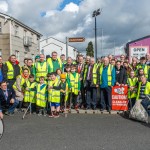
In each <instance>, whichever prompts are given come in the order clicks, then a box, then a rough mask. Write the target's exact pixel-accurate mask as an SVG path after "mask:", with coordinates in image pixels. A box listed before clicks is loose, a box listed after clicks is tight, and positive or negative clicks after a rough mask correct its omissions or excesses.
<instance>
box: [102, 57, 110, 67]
mask: <svg viewBox="0 0 150 150" xmlns="http://www.w3.org/2000/svg"><path fill="white" fill-rule="evenodd" d="M103 63H104V66H108V64H109V59H108V58H104V59H103Z"/></svg>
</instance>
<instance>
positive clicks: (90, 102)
mask: <svg viewBox="0 0 150 150" xmlns="http://www.w3.org/2000/svg"><path fill="white" fill-rule="evenodd" d="M83 83H86V84H85V86H86V109H91V106H92V107H93V109H94V110H95V109H96V103H97V86H96V85H97V64H96V63H95V60H94V58H90V64H89V65H88V67H87V68H85V70H84V77H83Z"/></svg>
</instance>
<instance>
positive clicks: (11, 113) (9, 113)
mask: <svg viewBox="0 0 150 150" xmlns="http://www.w3.org/2000/svg"><path fill="white" fill-rule="evenodd" d="M5 115H7V116H14V112H8V111H6V112H5Z"/></svg>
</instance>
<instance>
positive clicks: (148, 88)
mask: <svg viewBox="0 0 150 150" xmlns="http://www.w3.org/2000/svg"><path fill="white" fill-rule="evenodd" d="M141 85H142V82H139V85H138V92H137V97H136V100H139V96H140V89H141ZM144 94H145V95H149V94H150V82H148V81H147V82H146V86H145V90H144Z"/></svg>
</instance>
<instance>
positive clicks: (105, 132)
mask: <svg viewBox="0 0 150 150" xmlns="http://www.w3.org/2000/svg"><path fill="white" fill-rule="evenodd" d="M21 116H22V114H15V116H11V117H8V116H6V117H5V119H4V122H5V133H4V136H3V138H2V139H1V141H0V150H10V149H11V150H142V149H143V150H150V125H149V124H145V123H140V122H136V121H132V120H128V119H125V118H123V117H122V116H120V115H106V114H101V115H100V114H68V117H67V118H65V117H64V116H61V117H60V118H57V119H54V118H48V117H44V116H41V117H39V116H37V115H28V116H27V117H26V118H25V119H24V120H22V119H21Z"/></svg>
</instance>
